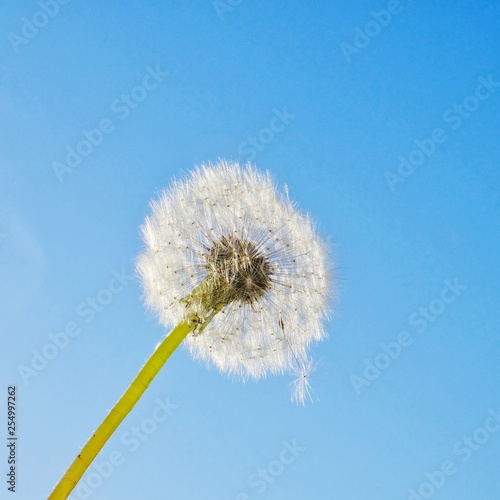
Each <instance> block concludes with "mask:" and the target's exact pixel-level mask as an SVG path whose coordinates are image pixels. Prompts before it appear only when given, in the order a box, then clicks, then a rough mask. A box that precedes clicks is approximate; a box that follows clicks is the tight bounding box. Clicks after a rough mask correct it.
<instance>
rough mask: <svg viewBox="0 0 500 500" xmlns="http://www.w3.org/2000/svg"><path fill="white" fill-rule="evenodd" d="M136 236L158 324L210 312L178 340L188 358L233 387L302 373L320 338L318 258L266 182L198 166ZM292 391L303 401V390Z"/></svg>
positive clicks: (323, 255) (317, 249) (298, 218)
mask: <svg viewBox="0 0 500 500" xmlns="http://www.w3.org/2000/svg"><path fill="white" fill-rule="evenodd" d="M142 234H143V238H144V241H145V243H146V249H145V251H144V253H143V254H142V255H140V257H139V259H138V263H137V269H138V271H139V273H140V276H141V278H142V283H143V288H144V295H145V300H146V303H147V304H148V305H149V306H150V307H151V308H152V309H153V310H154V311H155V312H156V313H157V314H158V316H159V319H160V321H161V323H162V324H164V325H166V326H170V325H173V324H176V323H177V322H179V321H180V320H182V319H183V318H184V317H186V314H188V313H195V314H196V315H197V316H198V317H199V318H200V319H201V320H200V322H203V321H204V320H206V319H208V318H210V317H211V315H213V314H214V313H215V312H217V314H215V315H214V316H213V318H212V319H211V321H210V322H209V323H207V324H206V327H205V326H204V327H203V329H199V330H198V331H196V330H195V332H194V333H193V334H191V335H190V336H188V338H187V339H186V343H187V345H188V347H189V349H190V352H191V353H192V355H193V356H194V357H195V358H199V359H203V360H205V361H208V362H209V363H212V364H213V365H215V366H216V367H218V368H219V369H220V370H221V371H222V372H227V373H231V374H238V375H241V376H242V377H243V378H248V377H252V378H260V377H262V376H264V375H266V374H267V373H277V372H279V373H282V372H284V371H285V370H292V369H293V367H294V366H297V365H298V366H299V367H300V366H302V367H307V366H308V364H307V363H308V360H307V354H308V347H309V345H310V344H311V343H312V342H315V341H319V340H321V339H323V338H324V337H325V332H324V330H323V326H322V324H323V321H324V319H325V317H326V315H327V312H328V303H329V299H330V290H331V286H330V285H331V283H330V272H329V269H330V268H329V262H328V257H327V251H326V247H325V245H324V243H323V242H322V240H321V239H320V238H319V237H318V236H317V234H316V232H315V229H314V225H313V223H312V221H311V219H310V218H309V217H308V216H306V215H303V214H301V213H299V212H298V210H297V209H296V208H295V207H294V206H293V205H292V203H291V202H290V200H289V199H288V196H284V195H281V194H279V193H278V192H277V191H276V188H275V186H274V184H273V182H272V180H271V178H270V176H269V174H264V173H261V172H259V171H258V170H256V169H255V168H253V167H252V166H251V165H249V164H248V165H246V166H245V167H241V166H240V165H239V164H238V163H227V162H224V161H220V162H218V163H217V164H215V165H207V166H201V167H199V168H197V169H195V170H194V171H193V172H191V173H190V174H189V176H188V178H187V179H186V180H184V181H182V182H174V183H173V185H172V186H171V187H170V188H169V189H168V190H166V191H164V192H163V193H162V195H161V196H160V197H159V199H158V200H156V201H154V202H153V203H152V215H151V216H150V217H148V218H147V219H146V221H145V223H144V225H143V227H142ZM193 291H195V292H194V293H193ZM296 387H299V393H300V394H299V397H298V399H299V400H301V401H303V400H304V399H305V397H306V396H307V394H308V392H307V389H308V384H307V382H306V383H302V384H296ZM301 394H302V395H301Z"/></svg>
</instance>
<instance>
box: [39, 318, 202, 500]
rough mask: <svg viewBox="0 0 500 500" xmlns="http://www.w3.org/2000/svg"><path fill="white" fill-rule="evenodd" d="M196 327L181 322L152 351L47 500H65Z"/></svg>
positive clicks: (194, 323) (195, 322) (191, 321)
mask: <svg viewBox="0 0 500 500" xmlns="http://www.w3.org/2000/svg"><path fill="white" fill-rule="evenodd" d="M198 324H199V322H198V320H197V318H196V319H195V318H190V319H187V320H184V321H182V322H181V323H179V324H178V325H177V326H176V327H175V328H174V329H173V330H172V332H171V333H170V334H169V335H168V336H167V337H166V338H165V339H164V340H163V341H162V342H161V344H160V345H159V346H158V347H157V348H156V349H155V351H154V352H153V354H152V355H151V357H150V358H149V359H148V361H147V362H146V364H145V365H144V366H143V367H142V368H141V371H140V372H139V373H138V375H137V376H136V377H135V379H134V381H133V382H132V383H131V384H130V386H129V387H128V389H127V390H126V391H125V393H124V394H123V396H122V397H121V398H120V399H119V400H118V402H117V403H116V404H115V406H114V407H113V409H112V410H111V411H110V412H109V413H108V415H107V417H106V418H105V419H104V420H103V421H102V423H101V425H100V426H99V427H98V428H97V430H96V431H95V432H94V434H92V437H91V438H90V439H89V440H88V441H87V444H86V445H85V446H84V447H83V449H82V451H81V452H80V453H79V455H78V456H77V457H76V458H75V460H74V461H73V463H72V464H71V465H70V467H69V469H68V470H67V471H66V473H65V474H64V476H63V477H62V479H61V480H60V481H59V483H57V485H56V487H55V488H54V491H53V492H52V493H51V494H50V496H49V497H48V500H66V499H67V498H68V496H69V494H70V493H71V491H73V489H74V488H75V486H76V485H77V483H78V481H79V480H80V478H81V477H82V476H83V473H84V472H85V471H86V470H87V468H88V467H89V465H90V464H91V463H92V460H94V458H95V457H96V455H97V454H98V453H99V451H101V449H102V447H103V446H104V444H105V443H106V441H107V440H108V439H109V438H110V436H111V435H112V434H113V432H114V431H115V430H116V429H117V427H118V426H119V425H120V423H121V422H122V420H123V419H124V418H125V417H126V416H127V415H128V414H129V412H130V410H132V408H133V407H134V406H135V404H136V403H137V401H139V398H140V397H141V396H142V394H143V393H144V391H145V390H146V389H147V388H148V386H149V384H150V383H151V381H152V380H153V379H154V378H155V376H156V375H157V374H158V372H159V371H160V370H161V368H162V366H163V365H164V364H165V362H166V361H167V359H168V358H169V357H170V355H171V354H172V353H173V352H174V351H175V349H177V347H178V346H179V345H180V344H181V342H182V341H183V340H184V339H185V338H186V337H187V335H188V334H189V333H190V332H192V331H193V330H194V329H195V328H196V327H197V326H198Z"/></svg>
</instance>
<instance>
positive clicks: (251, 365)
mask: <svg viewBox="0 0 500 500" xmlns="http://www.w3.org/2000/svg"><path fill="white" fill-rule="evenodd" d="M142 235H143V238H144V241H145V244H146V248H145V250H144V252H143V253H142V254H141V255H140V256H139V258H138V262H137V270H138V273H139V275H140V277H141V280H142V285H143V289H144V298H145V301H146V303H147V305H148V306H149V307H150V308H151V310H153V311H154V312H155V313H156V314H157V315H158V318H159V321H160V322H161V323H162V324H163V325H165V326H167V327H171V326H173V325H177V326H175V327H174V329H173V330H172V331H171V333H170V334H169V335H168V336H167V337H165V339H163V341H162V342H161V343H160V344H159V345H158V346H157V348H156V350H155V351H154V353H153V355H152V356H151V358H150V359H149V360H148V362H147V363H146V365H144V367H143V368H142V369H141V371H140V372H139V374H138V375H137V377H136V379H135V380H134V381H133V382H132V384H131V385H130V387H129V388H128V389H127V391H126V392H125V394H124V395H123V396H122V398H121V399H120V400H119V401H118V403H117V404H116V405H115V407H114V408H113V409H112V410H111V412H110V413H109V415H108V416H107V417H106V419H105V420H104V422H103V423H102V424H101V426H100V427H99V428H98V429H97V431H96V432H95V433H94V435H93V436H92V438H91V439H90V440H89V442H88V443H87V444H86V445H85V447H84V448H83V450H82V452H81V453H80V455H79V456H78V457H77V459H75V462H74V463H73V464H72V466H71V467H70V469H68V472H67V473H66V474H65V476H64V477H63V479H62V480H61V481H60V483H59V484H58V486H57V487H56V489H55V490H54V492H53V493H52V495H51V496H50V497H49V498H53V499H59V498H61V499H65V498H67V495H69V493H70V492H71V490H72V489H73V488H74V486H75V485H76V483H77V482H78V480H79V479H80V477H81V475H83V472H84V471H85V470H86V468H87V467H88V466H89V465H90V463H91V461H92V460H93V458H94V457H95V455H96V454H97V453H98V452H99V450H100V449H101V448H102V446H103V445H104V443H105V442H106V440H107V439H108V438H109V436H110V435H111V434H112V432H114V430H115V429H116V428H117V427H118V425H119V424H120V422H121V421H122V420H123V418H124V417H125V416H126V415H127V414H128V412H129V411H130V410H131V409H132V407H133V406H134V405H135V403H136V402H137V401H138V399H139V398H140V396H141V395H142V393H143V392H144V391H145V390H146V388H147V387H148V385H149V383H150V382H151V380H152V379H153V378H154V376H155V375H156V374H157V373H158V371H159V370H160V369H161V367H162V366H163V364H164V363H165V361H166V360H167V359H168V357H169V356H170V355H171V353H172V352H173V351H174V350H175V349H176V348H177V346H178V345H180V343H181V342H183V341H185V344H186V346H187V347H188V349H189V351H190V352H191V354H192V356H193V357H194V358H195V359H201V360H204V361H206V362H207V363H208V364H211V365H213V366H215V367H217V368H218V369H219V370H220V371H221V372H224V373H228V374H234V375H238V376H241V377H242V378H243V379H248V378H253V379H259V378H261V377H263V376H265V375H267V374H268V373H283V372H285V371H289V372H292V373H295V374H297V373H298V377H297V378H296V380H295V382H294V383H293V385H294V393H293V396H292V400H295V401H297V402H299V403H302V404H304V403H305V401H306V399H311V394H310V383H309V376H310V374H311V373H312V371H313V364H312V361H311V360H310V359H309V357H308V354H309V348H310V346H311V344H312V343H314V342H317V341H320V340H322V339H323V338H324V337H325V332H324V329H323V322H324V319H325V318H326V316H327V313H328V304H329V300H330V295H331V294H330V289H331V287H330V272H329V260H328V257H327V251H326V248H325V245H324V243H323V241H322V240H321V239H320V238H319V237H318V235H317V234H316V231H315V228H314V224H313V223H312V221H311V219H310V218H309V217H308V216H306V215H303V214H301V213H300V212H299V211H298V210H297V209H296V207H294V205H293V204H292V202H291V201H290V200H289V198H288V193H287V192H286V193H285V194H280V193H278V192H277V190H276V187H275V186H274V184H273V182H272V180H271V178H270V176H269V174H264V173H261V172H259V171H258V170H256V169H255V168H253V167H252V166H251V165H246V166H245V167H241V166H240V165H239V164H237V163H227V162H223V161H221V162H219V163H217V164H216V165H208V166H202V167H199V168H197V169H195V170H194V171H193V172H192V173H191V174H189V176H188V178H187V179H185V180H184V181H177V182H174V183H173V184H172V186H171V187H170V189H168V190H166V191H164V192H163V193H162V194H161V196H160V197H159V198H158V199H157V200H156V201H154V202H153V203H152V214H151V216H150V217H148V218H147V219H146V221H145V223H144V225H143V227H142ZM64 495H66V496H64Z"/></svg>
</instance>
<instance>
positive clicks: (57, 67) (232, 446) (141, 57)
mask: <svg viewBox="0 0 500 500" xmlns="http://www.w3.org/2000/svg"><path fill="white" fill-rule="evenodd" d="M41 4H43V1H41V2H36V1H13V0H8V1H4V2H2V5H1V7H0V35H1V36H0V40H1V42H0V172H1V183H0V256H1V257H0V258H1V266H0V273H1V274H0V283H1V285H0V293H1V298H2V300H1V301H0V327H1V335H2V337H1V338H2V348H1V349H0V381H1V383H2V384H1V391H2V397H1V398H0V400H1V401H2V403H1V410H0V415H1V417H0V422H1V429H2V431H1V434H2V435H3V436H5V435H6V407H5V405H6V401H7V386H8V385H9V384H16V385H17V397H18V410H17V420H18V436H19V441H18V449H17V452H18V464H17V473H18V477H17V490H18V492H17V494H16V496H12V498H18V499H23V500H24V499H26V500H33V499H41V498H45V497H46V495H47V494H48V493H49V492H50V491H51V489H52V487H53V486H54V485H55V483H56V482H57V480H58V479H59V478H60V476H61V474H62V473H63V472H64V470H65V469H66V468H67V466H68V465H69V464H70V462H71V461H72V460H73V458H74V456H75V454H76V453H77V452H78V451H79V449H80V447H81V446H82V445H83V444H84V443H85V441H86V440H87V438H88V437H89V435H90V433H91V432H92V431H93V430H94V428H95V427H96V426H97V425H98V423H99V422H100V421H101V419H102V418H103V417H104V415H105V414H106V412H107V410H109V409H110V407H111V406H112V405H113V404H114V403H115V401H116V400H117V398H118V397H119V396H120V394H121V393H122V392H123V390H124V389H125V388H126V386H127V385H128V383H129V382H130V381H131V379H132V378H133V377H134V376H135V374H136V372H137V371H138V369H139V368H140V366H141V365H142V363H143V362H144V361H145V359H146V358H147V357H148V356H149V354H150V353H151V351H152V349H153V348H154V346H155V345H156V343H157V342H158V340H159V339H160V338H161V337H162V335H163V334H164V333H165V332H164V330H163V329H162V328H161V327H160V326H158V324H157V322H156V320H155V318H154V317H152V315H151V314H149V313H148V312H147V311H145V309H144V307H143V304H142V302H141V291H140V287H139V284H138V282H137V280H136V279H135V278H134V279H129V278H128V276H129V275H132V274H133V267H134V260H135V258H136V256H137V254H138V253H139V252H140V251H141V249H142V242H141V240H140V237H139V232H138V228H139V226H140V224H141V223H142V221H143V219H144V217H145V216H146V215H147V214H148V213H149V208H148V203H149V200H150V199H151V198H152V197H154V196H155V194H156V193H157V192H158V191H159V190H161V189H162V188H163V187H165V186H167V185H168V184H169V182H170V181H171V179H172V178H174V177H175V176H178V175H180V174H181V173H182V172H183V171H186V170H188V169H189V168H191V167H192V166H193V165H196V164H199V163H201V162H205V161H210V160H212V161H214V160H216V159H217V158H218V157H222V158H227V159H233V160H240V161H246V160H249V159H251V160H253V161H254V162H255V163H256V164H257V165H258V166H259V167H260V168H261V169H268V170H270V171H271V172H272V173H273V175H274V176H275V178H276V180H277V182H278V183H279V184H280V185H283V184H285V183H286V184H287V185H288V188H289V191H290V195H291V197H292V198H293V199H294V200H296V201H297V202H298V203H299V204H300V206H301V207H302V208H303V209H304V210H307V211H308V212H310V213H311V214H312V215H313V216H314V218H316V219H317V220H318V223H319V228H320V232H321V233H322V234H323V235H324V236H325V238H327V239H328V240H329V241H330V243H331V247H332V253H333V254H334V256H335V260H336V263H337V282H336V285H337V287H338V289H339V292H340V301H339V302H338V303H337V304H336V311H335V315H334V317H333V319H332V321H331V323H330V324H328V326H327V329H328V333H329V340H328V341H326V342H324V343H322V344H320V345H318V346H317V347H316V349H315V356H316V358H317V359H320V360H322V363H321V366H320V367H319V369H318V371H317V373H316V376H315V377H314V378H313V380H312V382H313V385H314V389H315V393H316V396H317V397H318V398H319V402H316V403H315V404H314V405H309V406H308V407H307V408H305V409H304V408H302V407H297V406H294V405H293V404H291V403H290V401H289V388H288V387H287V384H288V383H289V381H290V379H289V378H287V377H271V378H269V379H267V380H264V381H261V382H258V383H247V384H243V383H241V382H240V381H233V380H230V379H228V378H227V377H226V376H223V375H220V374H219V373H217V372H216V371H214V370H207V369H206V367H205V366H204V365H202V364H201V363H198V362H194V361H192V360H191V359H190V357H189V355H188V353H187V352H186V351H185V350H183V349H182V350H179V351H178V352H176V353H175V355H174V356H173V358H172V359H171V360H170V361H169V362H168V363H167V365H166V366H165V368H164V369H163V371H162V372H161V373H160V375H159V376H158V377H157V379H156V380H155V381H154V382H153V384H152V385H151V387H150V389H149V390H148V391H147V393H146V394H145V396H144V397H143V398H142V400H141V401H140V403H139V404H138V405H137V407H136V408H135V409H134V411H133V412H132V413H131V414H130V415H129V416H128V417H127V419H126V420H125V421H124V423H123V424H122V426H121V427H120V428H119V430H118V431H117V433H116V434H115V436H113V438H112V439H111V440H110V441H109V442H108V444H107V445H106V447H105V449H104V451H103V452H102V454H101V455H99V456H98V458H97V461H96V463H97V465H99V464H100V471H99V470H97V469H96V468H95V466H93V468H91V469H90V473H89V474H87V475H86V476H85V477H84V479H83V483H84V484H85V485H87V488H89V491H90V492H91V493H88V492H87V493H85V491H84V490H81V491H80V493H79V494H78V495H73V497H72V498H74V499H77V498H80V499H82V498H91V499H92V500H94V499H95V500H98V499H100V500H104V499H117V498H120V499H131V500H142V499H174V500H184V499H187V500H191V499H203V500H226V499H227V500H249V499H252V500H253V499H273V500H285V499H286V500H303V499H315V500H316V499H317V500H331V499H342V500H392V499H402V500H405V499H408V498H412V496H413V500H415V498H416V499H417V500H418V498H419V497H421V498H435V499H439V500H475V499H480V500H497V499H498V491H500V477H499V475H498V468H499V465H500V463H499V457H500V453H499V451H500V431H498V430H497V429H498V428H499V424H498V423H496V420H495V415H498V411H499V408H500V391H499V387H500V370H499V359H500V345H499V328H498V326H499V321H498V320H499V313H498V303H499V301H500V292H499V288H498V282H499V278H500V276H499V268H498V263H497V260H498V254H499V236H498V235H499V229H500V228H499V208H500V206H499V198H498V196H499V188H500V183H499V180H500V179H499V173H498V166H499V161H500V141H499V140H498V138H499V132H500V120H499V116H500V65H499V62H500V58H499V55H498V47H499V45H500V35H499V30H498V26H499V21H500V2H498V1H491V0H488V1H486V0H478V1H476V2H470V1H465V0H457V1H455V2H432V3H431V5H424V4H422V3H420V2H411V1H404V0H401V2H397V1H396V0H392V1H387V2H385V1H381V2H378V1H377V2H375V1H360V2H350V1H347V0H339V1H337V2H327V1H312V2H297V1H293V2H266V1H263V0H258V1H253V2H251V1H249V0H246V1H240V2H237V1H234V0H233V1H232V2H230V1H229V0H222V1H221V2H212V1H210V0H204V1H200V0H199V1H193V2H181V1H173V2H159V1H151V2H142V3H140V4H139V3H138V2H118V1H110V2H97V1H95V0H93V1H87V2H77V1H76V0H72V1H70V2H68V3H65V4H62V3H61V4H58V6H57V5H56V6H55V4H54V3H53V2H50V1H47V0H46V3H45V8H46V9H47V10H48V11H50V15H49V14H46V15H44V14H43V11H42V7H41ZM56 10H58V12H56ZM372 11H375V13H373V12H372ZM380 11H385V12H380ZM377 12H378V14H377ZM387 12H389V14H387ZM32 22H35V23H36V24H38V25H39V27H36V26H35V25H32V24H31V23H32ZM366 32H368V35H366ZM151 74H152V76H148V75H151ZM141 87H142V88H141ZM127 96H128V97H127ZM283 115H284V116H283ZM273 116H281V117H282V118H281V121H279V122H277V121H276V120H273ZM270 125H273V127H274V129H275V130H274V131H273V130H271V129H270V128H269V127H270ZM97 127H101V128H102V131H101V132H96V131H95V130H94V129H96V128H97ZM84 131H87V133H88V135H89V136H90V137H91V139H92V140H93V141H94V144H92V143H91V142H85V141H87V139H86V138H85V132H84ZM255 138H256V139H255ZM68 148H73V149H76V150H78V151H80V153H81V154H82V155H86V156H84V157H83V158H81V159H80V161H79V160H78V158H76V156H74V153H73V157H71V154H70V158H66V156H67V155H68V154H69V153H68V151H69V150H68ZM67 161H69V162H70V163H71V162H73V163H72V164H70V165H68V163H67ZM410 161H411V162H413V164H414V165H412V164H411V163H409V162H410ZM78 162H79V164H78V165H76V163H78ZM64 164H65V165H66V167H64ZM72 167H74V168H72ZM116 275H121V277H120V279H118V278H116ZM120 280H121V281H120ZM110 288H111V289H112V291H110ZM92 304H94V305H92ZM65 329H66V330H68V332H69V333H71V334H72V335H73V336H72V337H68V334H64V335H63V334H61V332H62V331H64V330H65ZM77 332H79V334H76V333H77ZM404 332H406V333H404ZM49 335H51V336H52V337H50V336H49ZM54 339H56V340H54ZM64 339H67V340H64ZM398 341H399V342H400V344H399V347H398V346H397V345H396V344H394V342H398ZM54 342H59V344H60V345H61V346H63V347H61V348H59V347H57V346H56V347H54V345H55V344H54ZM65 342H66V345H65ZM51 346H52V347H51ZM384 346H385V349H386V350H390V351H391V353H392V358H390V357H389V354H386V353H385V351H384ZM37 353H38V354H37ZM48 358H51V359H48ZM377 366H378V368H377ZM26 370H27V371H26ZM30 370H31V371H30ZM158 401H160V402H163V404H164V405H165V401H167V403H168V404H167V410H168V413H169V414H168V415H167V412H165V410H162V409H161V406H159V403H158ZM174 405H175V408H174ZM496 418H498V420H499V421H500V416H497V417H496ZM134 433H135V435H134ZM141 439H143V440H141ZM284 442H286V443H288V446H290V447H291V448H292V451H288V450H287V448H286V445H285V444H283V443H284ZM294 442H295V444H294ZM111 459H112V460H113V461H114V465H113V466H112V467H113V470H112V471H111V469H110V467H111V466H110V465H107V464H109V463H110V460H111ZM0 464H1V465H0V471H1V475H2V477H5V474H6V472H7V451H6V449H5V448H4V451H3V452H2V454H1V457H0ZM443 471H444V472H443ZM426 474H427V476H426ZM429 477H430V478H431V479H429ZM432 482H433V483H434V485H433V484H432ZM436 485H437V486H436ZM411 489H413V491H414V492H415V494H413V493H411ZM0 497H1V498H11V497H10V496H9V495H8V492H7V484H6V483H5V484H3V481H2V485H0Z"/></svg>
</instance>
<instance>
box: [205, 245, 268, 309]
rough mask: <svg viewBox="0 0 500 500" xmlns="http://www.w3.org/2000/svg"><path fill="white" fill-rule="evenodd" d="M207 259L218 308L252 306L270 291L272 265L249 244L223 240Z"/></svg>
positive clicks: (255, 247)
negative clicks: (239, 302)
mask: <svg viewBox="0 0 500 500" xmlns="http://www.w3.org/2000/svg"><path fill="white" fill-rule="evenodd" d="M204 256H205V260H206V269H207V271H208V278H209V280H210V281H212V280H213V281H212V284H211V287H210V288H212V294H213V299H214V301H215V305H221V306H224V305H227V304H230V303H231V302H233V301H241V302H244V303H246V304H250V305H252V306H253V305H254V303H255V302H257V301H258V300H259V299H260V298H261V297H262V296H263V295H264V294H265V293H266V291H267V290H269V289H270V288H271V275H272V268H271V265H270V263H269V261H268V259H267V258H266V256H265V255H264V254H263V253H262V252H261V251H260V250H259V248H258V246H257V245H256V244H255V243H253V242H252V241H250V240H246V239H242V238H240V237H238V236H234V235H231V236H228V237H226V236H222V237H221V238H220V239H219V240H218V241H216V242H214V243H213V245H212V247H210V248H207V253H206V254H205V255H204Z"/></svg>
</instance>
